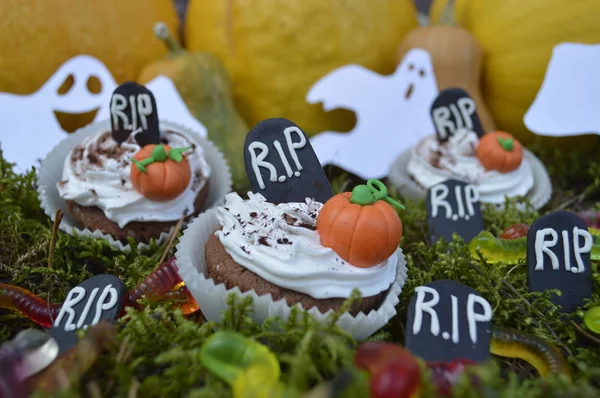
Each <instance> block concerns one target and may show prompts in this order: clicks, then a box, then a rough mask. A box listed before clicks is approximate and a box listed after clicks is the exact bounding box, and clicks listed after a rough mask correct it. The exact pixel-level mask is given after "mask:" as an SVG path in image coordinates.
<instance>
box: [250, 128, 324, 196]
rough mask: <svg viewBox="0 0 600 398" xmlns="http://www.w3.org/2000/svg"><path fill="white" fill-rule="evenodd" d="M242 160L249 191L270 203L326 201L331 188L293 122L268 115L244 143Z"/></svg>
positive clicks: (310, 148)
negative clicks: (249, 187)
mask: <svg viewBox="0 0 600 398" xmlns="http://www.w3.org/2000/svg"><path fill="white" fill-rule="evenodd" d="M244 163H245V165H246V174H248V180H249V181H250V186H251V188H252V192H254V193H260V194H262V195H263V196H264V197H265V198H266V199H267V200H268V201H269V202H272V203H289V202H304V199H305V198H310V199H314V200H316V201H318V202H321V203H325V202H326V201H327V200H328V199H329V198H331V197H332V196H333V191H332V189H331V185H330V184H329V180H327V176H326V175H325V172H324V171H323V167H322V166H321V163H320V162H319V159H318V158H317V155H316V154H315V152H314V150H313V148H312V146H311V145H310V141H309V140H308V137H307V136H306V134H304V132H303V131H302V130H301V129H300V128H299V127H298V126H296V125H295V124H294V123H293V122H291V121H289V120H287V119H283V118H277V119H267V120H263V121H262V122H260V123H258V124H257V125H256V126H254V128H253V129H252V130H250V133H248V136H247V137H246V141H245V143H244Z"/></svg>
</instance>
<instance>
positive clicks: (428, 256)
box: [0, 148, 600, 398]
mask: <svg viewBox="0 0 600 398" xmlns="http://www.w3.org/2000/svg"><path fill="white" fill-rule="evenodd" d="M594 151H595V152H596V153H595V154H594V152H592V155H593V156H592V155H590V154H582V153H571V154H565V153H562V152H560V151H542V150H539V149H537V150H536V153H538V155H539V156H540V157H541V158H542V159H543V160H544V162H545V164H546V165H548V170H549V172H550V173H551V176H552V180H553V184H554V188H555V194H554V195H553V199H552V201H551V203H550V204H549V205H548V206H547V207H546V208H545V209H543V211H542V212H540V213H538V212H536V211H533V210H532V209H526V210H518V207H517V202H516V201H509V202H508V204H507V207H506V209H505V210H503V211H498V210H496V209H495V208H493V207H492V206H485V207H484V211H483V215H484V221H485V223H486V227H487V229H489V230H490V231H491V232H493V233H498V232H500V231H501V230H503V229H504V228H506V227H507V226H509V225H511V224H513V223H516V222H528V223H529V222H531V221H533V220H534V219H535V218H537V217H538V216H539V215H540V214H543V213H545V212H548V211H552V210H556V209H562V208H564V209H568V210H575V211H577V210H580V209H584V208H592V207H594V206H596V208H598V202H599V200H598V199H599V197H600V196H599V195H598V192H599V189H600V162H599V161H598V156H597V148H596V149H594ZM582 159H591V160H589V161H582ZM35 178H36V175H35V171H31V172H29V173H27V174H25V175H19V174H16V173H14V172H13V170H12V165H10V164H7V163H6V162H5V161H4V160H3V158H2V156H1V153H0V248H1V249H0V280H1V281H2V282H7V283H14V284H17V285H19V286H23V287H25V288H27V289H30V290H31V291H33V292H34V293H36V294H39V295H40V296H42V297H45V298H48V299H50V300H51V301H60V300H62V299H63V298H64V297H65V295H66V293H67V292H68V290H69V289H70V288H71V287H73V286H74V285H76V284H77V283H79V282H81V281H82V280H84V279H86V278H88V277H90V276H91V275H93V274H98V273H102V272H107V273H113V274H116V275H118V276H119V277H121V278H122V279H123V280H124V281H125V283H126V284H127V286H128V287H129V288H130V287H132V286H134V285H135V284H137V283H138V282H139V281H140V280H141V279H143V277H144V276H146V275H147V274H148V273H149V272H150V271H151V270H153V269H154V268H155V267H156V266H157V265H158V261H159V259H160V258H161V256H162V255H163V252H164V250H165V247H164V246H158V245H156V244H153V245H151V247H150V248H149V249H147V250H144V251H143V252H139V253H138V252H136V251H133V252H131V253H122V252H120V251H118V250H117V249H115V248H113V247H112V246H110V245H109V244H108V243H106V242H104V241H102V240H99V239H90V238H81V237H73V236H70V235H67V234H65V233H62V232H59V233H58V236H57V240H56V247H55V251H54V255H53V258H52V268H50V267H48V252H49V244H50V239H51V236H52V223H51V222H50V220H49V219H48V217H47V216H46V215H45V214H44V213H43V212H42V211H41V210H40V207H39V201H38V199H37V193H36V191H35ZM333 180H334V182H333V186H334V189H335V190H336V191H340V190H349V189H350V188H351V187H352V186H353V185H354V181H352V183H351V182H350V181H351V180H349V179H348V178H347V177H346V176H343V175H338V176H337V177H335V178H334V179H333ZM397 199H399V200H400V201H401V202H402V203H403V204H404V205H405V206H406V208H407V209H406V210H404V211H401V212H400V214H401V217H402V222H403V226H404V237H403V240H402V248H403V250H404V252H405V253H406V258H407V262H408V268H409V275H410V278H409V279H408V281H407V282H406V285H405V287H404V288H403V293H402V295H401V297H400V303H399V304H398V307H397V311H398V315H397V316H396V317H395V318H393V319H392V320H391V322H390V323H389V324H388V325H387V326H386V327H385V328H384V329H383V330H381V331H380V332H379V333H377V334H376V335H375V336H373V337H371V339H372V340H376V339H387V340H391V341H396V342H402V341H403V340H404V329H405V325H404V323H405V318H406V310H407V306H408V302H409V300H410V297H411V292H412V291H413V289H414V288H415V287H416V286H418V285H421V284H423V283H427V282H430V281H433V280H436V279H454V280H458V281H460V282H462V283H464V284H466V285H469V286H471V287H473V288H475V289H477V290H478V291H479V292H480V293H481V294H482V295H483V296H484V297H486V298H487V299H488V300H489V302H490V303H491V304H492V307H493V309H494V323H496V324H498V325H502V326H509V327H513V328H517V329H520V330H523V331H525V332H528V333H533V334H535V335H537V336H540V337H543V338H545V339H546V340H548V341H550V342H552V343H554V344H556V345H557V346H558V347H559V348H560V349H561V350H562V351H563V352H564V353H565V355H566V357H567V358H568V361H569V363H570V365H571V368H572V372H573V379H574V381H573V383H572V384H569V383H567V382H566V381H565V380H564V379H561V378H548V379H540V378H538V377H537V374H536V372H535V370H534V369H532V368H531V367H530V366H529V365H528V364H526V363H525V362H523V361H520V360H506V359H502V358H496V359H495V360H493V361H491V362H490V363H488V364H486V365H483V366H480V367H477V368H476V369H475V370H474V372H476V373H477V376H478V377H479V380H480V382H479V383H477V385H476V386H473V385H471V384H472V383H470V381H469V380H470V379H469V378H468V377H466V376H465V377H464V378H463V380H462V382H461V384H460V385H459V386H458V387H457V388H456V390H455V395H456V396H463V397H471V396H497V397H520V396H523V397H525V396H527V397H537V396H539V397H542V396H544V397H546V396H549V397H558V396H561V397H564V396H578V397H592V396H597V395H598V394H600V348H599V346H598V344H597V342H596V341H593V340H592V339H590V338H589V337H586V333H585V332H583V331H581V330H580V329H579V328H578V327H576V326H575V324H579V323H580V321H579V319H578V318H577V317H580V316H582V312H583V310H582V311H579V312H578V313H576V314H573V315H572V316H571V317H568V318H565V317H564V316H561V315H559V313H558V311H557V310H556V308H555V307H553V306H552V305H551V304H550V302H549V300H548V294H539V293H537V294H534V293H529V292H528V291H527V287H526V286H527V285H526V275H525V265H524V264H520V265H516V266H507V265H505V264H502V263H498V264H493V265H488V264H486V263H485V262H484V261H482V259H481V258H479V257H477V256H475V257H472V256H471V255H470V253H469V250H468V248H467V246H466V245H465V244H464V242H462V241H461V240H460V239H458V238H455V239H454V240H453V241H452V242H438V243H437V244H435V245H429V244H427V243H426V242H427V224H426V221H425V216H426V213H425V206H424V204H423V203H417V202H412V201H410V200H407V199H405V198H402V197H397ZM170 251H171V253H168V254H169V255H172V254H173V251H174V249H171V250H170ZM592 275H593V278H594V291H595V294H594V296H593V297H592V299H591V300H590V302H589V303H588V304H587V305H586V307H590V306H592V305H600V296H599V294H598V293H599V292H600V290H599V289H598V284H599V283H600V273H599V270H598V264H594V266H593V269H592ZM229 300H230V301H229V310H228V311H227V312H226V313H225V314H224V316H223V319H222V321H220V322H208V323H199V322H198V321H196V320H195V319H194V318H186V317H184V316H183V315H181V313H180V312H179V311H173V310H170V309H169V307H168V306H150V307H148V308H146V309H145V310H144V311H140V312H135V311H131V310H130V311H128V313H127V315H126V317H125V318H124V319H122V320H121V322H120V325H121V327H120V330H119V332H118V336H117V340H118V341H117V345H116V347H115V348H114V350H112V351H111V352H108V353H106V354H105V355H102V356H101V357H100V358H99V359H98V361H97V363H96V365H95V366H94V367H93V368H92V369H91V370H90V371H89V372H88V373H87V374H85V375H84V376H83V377H82V378H81V383H80V384H79V385H77V386H72V387H71V388H70V389H69V390H67V391H64V392H62V393H61V394H60V395H56V396H66V397H72V396H80V395H82V394H83V393H86V394H89V395H92V396H136V395H137V396H148V397H155V396H156V397H158V396H189V397H217V398H218V397H228V396H230V390H229V388H228V387H227V386H226V385H225V384H224V383H223V382H221V381H220V380H219V379H217V378H216V377H215V376H213V375H211V374H210V373H208V372H207V371H206V370H205V369H204V367H203V366H202V364H201V363H200V362H199V360H198V358H199V355H198V353H199V349H200V346H201V345H202V343H203V341H204V340H205V339H206V338H207V337H208V336H210V335H211V334H212V333H214V332H215V330H219V329H233V330H237V331H239V332H241V333H243V334H244V335H246V336H252V337H254V338H256V339H258V340H259V341H261V342H263V343H265V344H268V345H269V346H270V347H271V349H272V350H273V351H274V352H275V353H276V355H277V356H278V358H279V360H280V362H281V364H282V381H283V382H284V383H286V384H287V385H288V386H290V387H291V388H293V389H294V390H296V391H306V390H307V389H310V388H312V387H314V386H315V385H317V384H318V383H321V382H323V381H326V380H328V379H330V378H332V377H333V376H334V375H335V374H337V373H338V372H339V371H340V370H342V369H349V368H351V367H352V358H353V352H354V349H355V347H356V344H357V343H356V342H355V341H354V340H353V339H352V338H351V337H350V336H348V335H347V334H346V333H344V332H343V331H342V330H340V329H339V328H337V327H336V326H333V324H332V323H329V324H319V323H317V322H315V321H314V320H313V319H312V318H311V317H310V316H307V315H306V314H305V313H303V312H297V313H294V316H293V317H291V318H290V319H289V320H288V321H286V322H281V321H279V320H276V319H271V320H269V321H267V323H265V324H264V325H257V324H255V323H254V322H253V321H252V320H251V318H250V316H249V303H248V301H246V300H242V301H239V300H237V299H236V298H235V297H230V298H229ZM0 315H1V316H0V341H5V340H7V339H9V338H11V337H12V336H14V334H15V333H16V332H18V331H19V330H21V329H23V328H26V327H31V326H34V325H33V324H32V323H31V322H29V321H28V320H27V319H25V318H23V317H21V316H19V315H18V314H15V313H12V312H6V311H5V312H0ZM332 321H333V320H332ZM426 379H427V377H426ZM367 388H368V387H367V385H366V381H365V379H364V377H359V374H356V377H355V378H354V379H353V381H352V384H351V385H350V386H348V387H347V388H346V389H345V392H344V394H343V396H348V397H351V396H365V394H366V391H367ZM432 394H433V390H432V387H431V383H430V382H426V383H425V385H424V387H423V396H433V395H432Z"/></svg>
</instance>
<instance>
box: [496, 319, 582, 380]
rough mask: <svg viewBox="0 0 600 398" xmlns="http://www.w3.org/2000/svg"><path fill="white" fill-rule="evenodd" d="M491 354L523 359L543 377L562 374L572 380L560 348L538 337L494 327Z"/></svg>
mask: <svg viewBox="0 0 600 398" xmlns="http://www.w3.org/2000/svg"><path fill="white" fill-rule="evenodd" d="M490 352H491V353H492V354H494V355H498V356H501V357H506V358H519V359H523V360H524V361H526V362H528V363H529V364H530V365H531V366H533V367H534V368H536V369H537V371H538V372H539V373H540V375H541V376H542V377H545V376H547V375H549V374H562V375H565V376H567V377H568V378H569V379H570V378H571V371H570V369H569V365H568V363H567V361H566V360H565V357H564V356H563V355H562V353H561V352H560V351H559V350H558V348H556V347H555V346H553V345H552V344H550V343H548V342H546V341H544V340H543V339H541V338H539V337H537V336H533V335H530V334H526V333H522V332H520V331H518V330H514V329H508V328H503V327H499V326H493V327H492V338H491V341H490Z"/></svg>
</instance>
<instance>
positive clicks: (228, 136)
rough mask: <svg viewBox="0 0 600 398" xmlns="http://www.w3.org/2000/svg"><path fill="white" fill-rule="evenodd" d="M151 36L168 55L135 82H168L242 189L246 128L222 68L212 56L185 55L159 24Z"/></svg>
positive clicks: (181, 48) (185, 52) (151, 66)
mask: <svg viewBox="0 0 600 398" xmlns="http://www.w3.org/2000/svg"><path fill="white" fill-rule="evenodd" d="M154 33H155V35H156V37H157V38H159V39H160V40H162V41H163V42H164V43H165V45H166V46H167V48H168V49H169V52H168V54H167V56H166V58H165V59H162V60H159V61H156V62H153V63H151V64H149V65H148V66H146V67H145V68H144V69H143V70H142V72H141V73H140V75H139V77H138V82H140V83H142V84H143V83H147V82H149V81H151V80H152V79H154V78H156V77H157V76H160V75H163V76H166V77H168V78H170V79H171V80H172V81H173V83H174V84H175V87H177V91H178V92H179V95H180V96H181V98H182V99H183V101H184V102H185V103H186V105H187V107H188V109H189V110H190V112H191V113H192V115H194V117H195V118H197V119H198V120H199V121H200V122H202V124H203V125H204V126H205V127H206V129H207V131H208V138H209V139H210V140H211V141H212V142H214V143H215V144H216V145H217V146H218V147H219V149H220V150H221V151H222V152H223V154H224V155H225V158H226V159H227V161H228V163H229V166H230V167H231V173H232V178H233V183H234V189H244V188H246V187H247V185H248V182H247V178H246V171H245V167H244V153H243V150H244V140H245V139H246V135H247V134H248V126H247V125H246V122H245V121H244V120H243V119H242V118H241V116H240V115H239V113H238V111H237V109H236V108H235V105H234V103H233V98H232V90H231V85H230V82H229V78H228V76H227V73H226V72H225V69H224V67H223V65H222V64H221V62H220V61H219V60H218V59H217V58H216V57H215V56H213V55H212V54H209V53H206V52H194V53H190V52H188V51H186V50H185V49H184V48H183V47H182V46H181V45H180V44H179V43H178V42H177V41H176V40H175V39H174V38H173V37H172V36H171V35H170V33H169V29H168V28H167V26H166V25H165V24H163V23H161V22H159V23H157V24H156V25H155V27H154ZM174 122H177V121H176V120H174Z"/></svg>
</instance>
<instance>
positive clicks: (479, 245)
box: [469, 228, 600, 265]
mask: <svg viewBox="0 0 600 398" xmlns="http://www.w3.org/2000/svg"><path fill="white" fill-rule="evenodd" d="M588 229H589V231H590V234H591V235H592V250H591V252H590V258H591V259H592V260H595V261H598V260H600V229H596V228H588ZM477 249H479V250H480V251H481V254H482V255H483V257H484V258H485V259H486V261H487V262H488V263H491V264H493V263H496V262H498V261H502V262H504V263H505V264H511V265H514V264H519V263H520V261H519V260H523V259H525V258H526V257H527V237H522V238H517V239H501V238H496V237H495V236H494V235H492V234H491V232H489V231H482V232H480V233H479V235H477V236H476V237H475V238H473V240H471V243H469V250H470V251H471V254H472V255H476V253H477Z"/></svg>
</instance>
